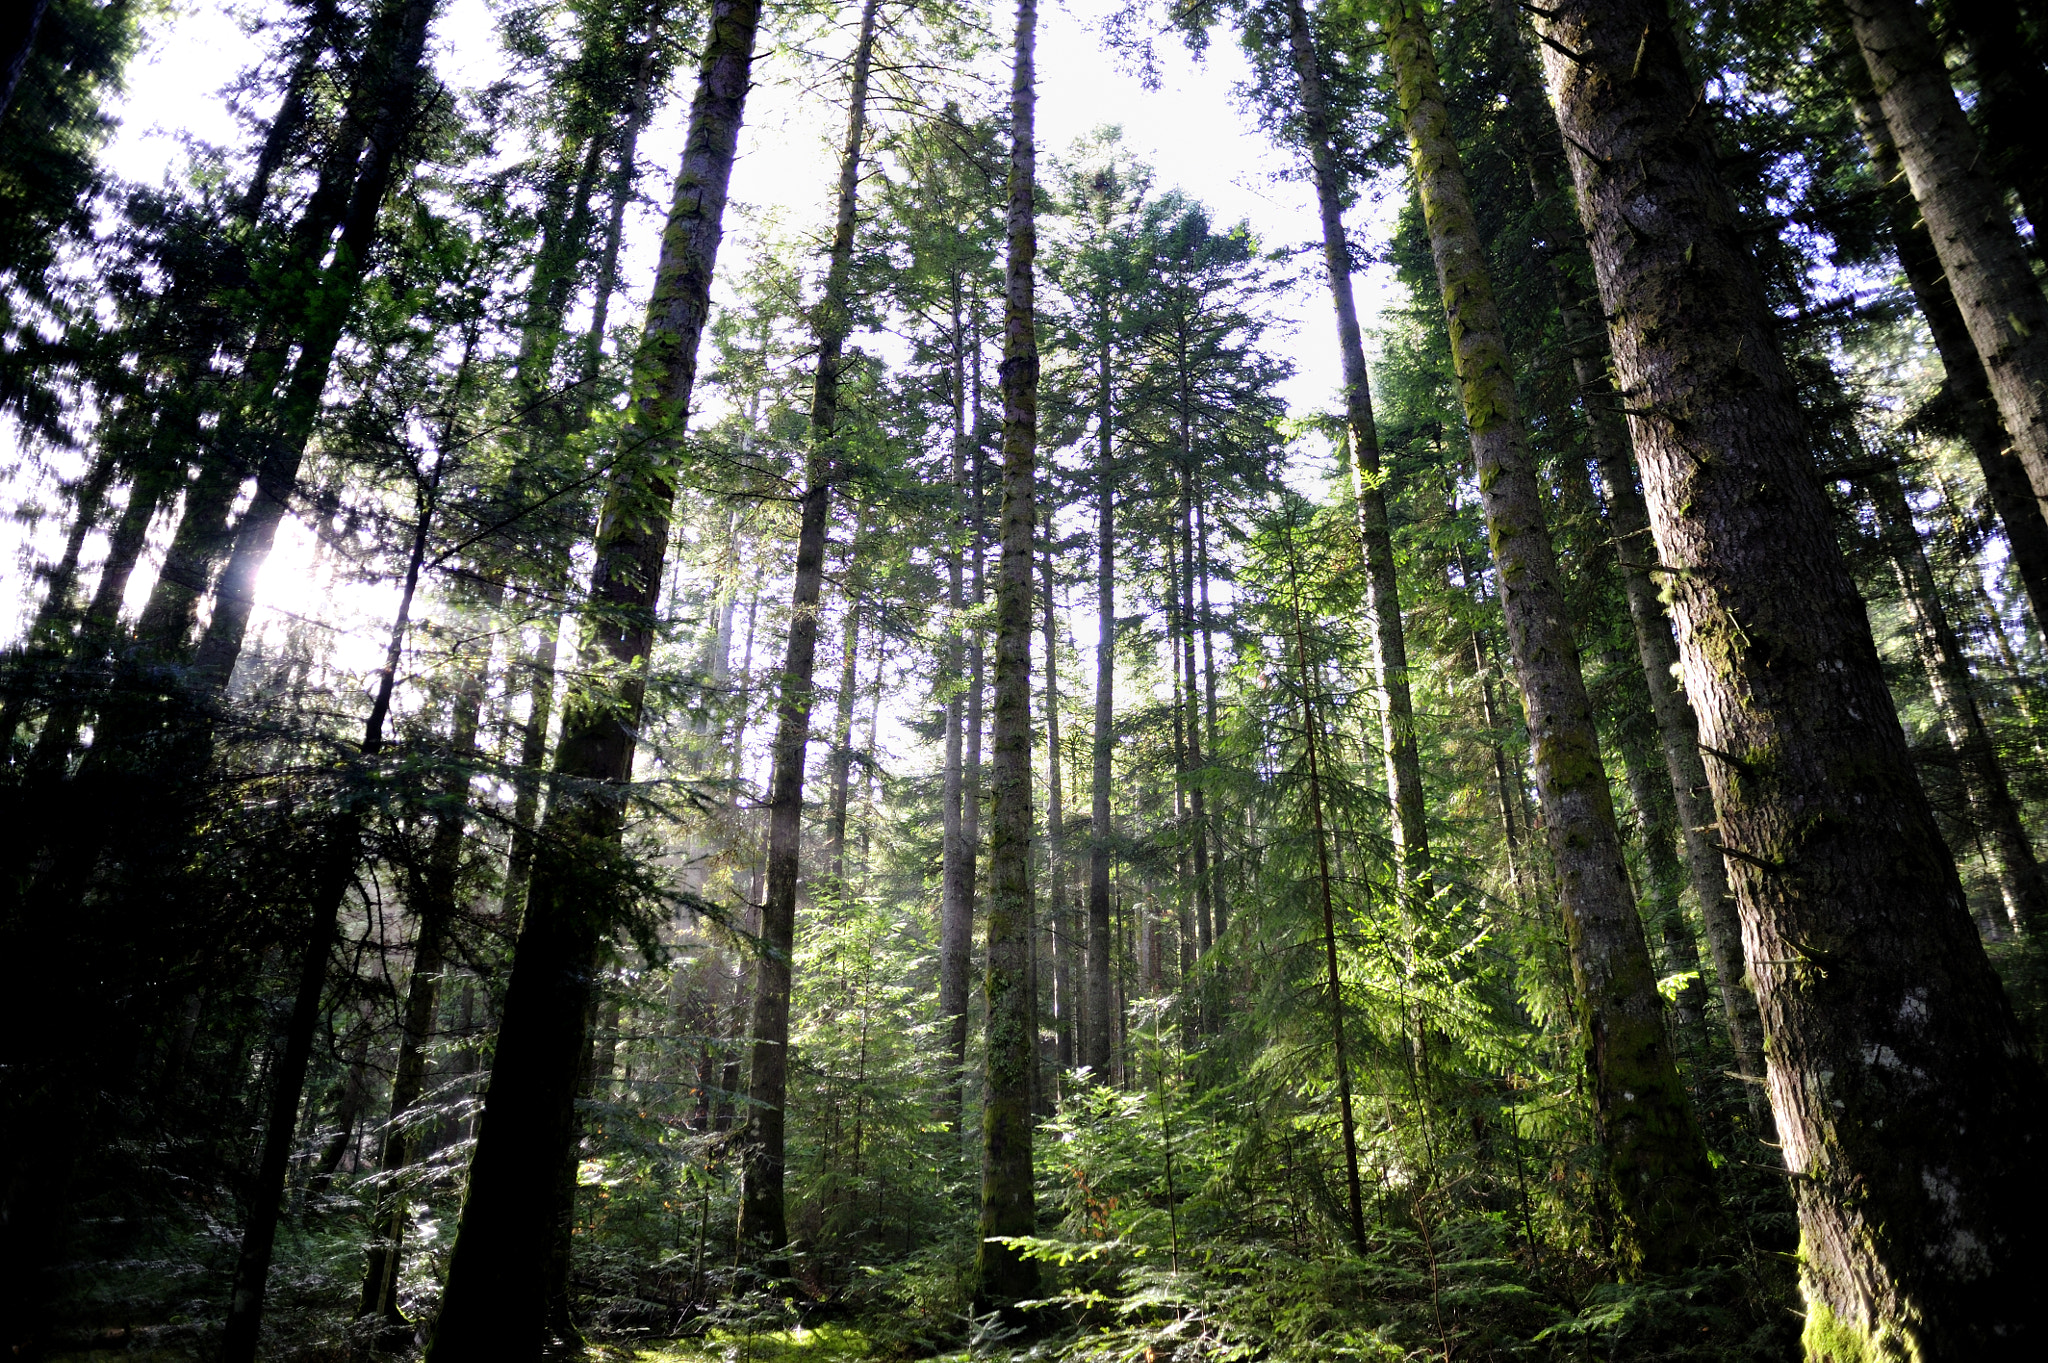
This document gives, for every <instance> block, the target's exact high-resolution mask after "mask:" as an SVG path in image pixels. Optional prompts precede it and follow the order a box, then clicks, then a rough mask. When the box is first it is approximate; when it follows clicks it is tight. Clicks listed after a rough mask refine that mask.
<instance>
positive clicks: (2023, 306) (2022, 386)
mask: <svg viewBox="0 0 2048 1363" xmlns="http://www.w3.org/2000/svg"><path fill="white" fill-rule="evenodd" d="M1843 8H1845V9H1846V10H1848V12H1849V21H1850V24H1851V25H1852V26H1853V27H1854V29H1855V32H1856V42H1857V45H1858V46H1859V47H1860V48H1862V50H1863V61H1864V64H1865V65H1866V66H1867V67H1869V69H1870V79H1871V83H1872V84H1874V85H1875V86H1876V87H1877V97H1878V103H1879V105H1880V106H1881V107H1882V108H1883V109H1884V117H1885V123H1886V124H1887V125H1888V126H1889V127H1890V129H1891V134H1892V145H1893V146H1895V147H1897V148H1898V152H1899V160H1900V162H1901V163H1902V164H1903V165H1904V166H1905V168H1906V181H1907V183H1908V184H1910V185H1911V186H1912V188H1913V198H1914V199H1915V200H1916V201H1917V202H1918V203H1919V205H1920V213H1921V216H1922V217H1923V218H1924V219H1925V220H1926V223H1927V231H1928V234H1929V235H1930V236H1932V237H1933V238H1934V249H1935V252H1936V254H1938V255H1939V256H1940V258H1941V267H1942V270H1943V272H1944V273H1946V274H1947V276H1948V283H1949V287H1950V289H1952V290H1953V291H1954V294H1955V300H1956V303H1957V305H1958V306H1959V307H1960V308H1961V309H1962V313H1963V321H1964V323H1965V324H1966V325H1967V326H1968V327H1969V331H1970V339H1971V340H1972V341H1973V342H1975V344H1976V347H1977V354H1978V356H1979V357H1980V358H1981V359H1982V360H1983V362H1984V369H1985V373H1986V375H1987V376H1988V377H1989V379H1990V381H1991V392H1992V395H1993V396H1994V397H1995V398H1996V399H1997V400H1998V410H1999V414H2000V415H2001V416H2003V417H2004V418H2005V429H2006V431H2007V432H2008V433H2010V434H2011V436H2012V442H2013V448H2014V449H2015V450H2016V451H2017V452H2018V454H2019V457H2020V462H2021V463H2022V464H2023V465H2024V466H2025V467H2026V470H2027V477H2028V480H2029V481H2030V482H2032V484H2033V487H2034V496H2035V497H2036V498H2037V499H2038V500H2041V501H2043V502H2048V299H2043V298H2042V296H2041V289H2040V286H2039V285H2038V284H2037V283H2035V280H2034V274H2033V271H2032V269H2031V268H2030V267H2029V266H2028V264H2027V257H2026V253H2025V252H2024V251H2023V250H2022V249H2021V247H2020V240H2019V234H2018V233H2017V232H2016V231H2015V230H2014V228H2013V225H2012V219H2011V218H2010V217H2008V216H2006V212H2005V204H2004V202H2003V196H2002V195H2001V194H2000V193H1999V191H1998V187H1997V186H1996V185H1995V184H1994V183H1993V181H1992V177H1991V171H1990V167H1989V166H1987V165H1986V164H1985V163H1984V157H1983V153H1982V150H1981V148H1980V146H1979V143H1978V141H1977V136H1976V134H1975V133H1974V132H1972V131H1971V129H1970V123H1969V120H1968V119H1967V118H1966V117H1964V115H1963V109H1962V106H1961V105H1960V104H1959V103H1957V102H1956V92H1955V89H1954V87H1953V86H1951V85H1950V84H1949V76H1948V67H1947V66H1946V65H1945V64H1944V63H1943V61H1942V59H1941V53H1940V51H1939V49H1937V48H1936V47H1935V45H1934V39H1933V37H1932V36H1931V35H1930V34H1929V33H1928V31H1927V23H1926V20H1925V19H1924V18H1923V17H1922V16H1921V12H1920V10H1919V9H1918V8H1917V7H1916V6H1915V5H1914V3H1913V0H1843Z"/></svg>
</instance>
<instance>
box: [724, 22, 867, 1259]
mask: <svg viewBox="0 0 2048 1363" xmlns="http://www.w3.org/2000/svg"><path fill="white" fill-rule="evenodd" d="M880 4H881V0H867V2H866V4H865V6H864V7H863V8H862V10H861V17H860V37H859V38H858V40H857V41H856V43H855V46H854V53H853V84H852V88H851V90H850V91H849V93H848V111H847V120H846V146H845V149H844V150H843V151H842V152H841V154H840V158H839V203H838V213H837V215H836V217H835V219H834V221H833V227H832V250H831V257H830V264H829V265H828V266H827V267H826V272H825V292H824V297H823V298H821V299H819V301H818V308H817V314H816V322H815V324H814V325H815V329H816V332H817V337H818V369H817V378H816V380H815V381H814V383H813V385H812V390H811V447H810V452H809V455H808V457H807V459H806V461H805V469H804V495H803V499H802V502H801V503H800V506H799V516H800V518H801V519H800V523H799V526H798V529H797V540H796V581H795V585H794V587H793V589H792V592H791V596H790V611H789V647H788V651H787V652H786V653H785V654H784V655H783V660H782V686H781V696H780V697H779V700H778V703H777V705H776V730H775V748H774V759H773V764H772V767H771V771H770V775H769V778H768V887H767V892H766V894H764V895H763V897H762V901H761V955H760V960H759V962H758V963H757V965H756V968H755V971H754V1020H753V1030H752V1038H751V1039H752V1051H753V1054H752V1064H751V1067H750V1069H749V1071H748V1074H747V1101H748V1104H749V1105H750V1107H751V1109H752V1111H751V1113H750V1115H749V1116H748V1118H747V1125H746V1130H745V1132H744V1133H743V1134H742V1136H741V1165H740V1217H739V1231H738V1234H739V1238H740V1243H741V1244H742V1245H743V1246H745V1247H747V1248H749V1249H751V1250H753V1251H754V1252H755V1253H757V1254H761V1255H763V1256H764V1257H765V1260H766V1262H768V1263H770V1264H779V1263H780V1262H781V1255H782V1250H783V1247H784V1246H785V1245H787V1244H788V1243H789V1224H788V1220H787V1218H786V1216H785V1215H784V1211H783V1164H784V1156H783V1147H784V1139H785V1132H784V1129H783V1122H784V1113H783V1103H784V1102H785V1101H786V1098H787V1090H788V1082H789V988H790V964H791V956H792V953H793V952H794V950H795V947H796V886H797V879H798V877H799V874H800V871H801V856H802V852H803V830H804V751H805V749H806V747H807V746H808V745H809V743H810V738H811V699H812V694H813V687H812V681H811V671H812V667H813V664H814V662H815V659H816V655H817V648H818V598H819V595H820V591H821V589H822V587H823V586H824V581H825V537H826V530H827V523H828V520H829V518H830V514H831V499H832V485H833V483H834V482H836V481H837V480H838V478H839V476H840V466H841V457H840V448H839V442H840V440H841V438H842V437H841V434H840V431H839V370H840V366H841V364H842V363H843V361H844V356H845V347H846V336H847V333H848V331H850V330H851V329H852V318H851V314H850V313H849V311H848V304H849V301H850V299H849V296H848V290H849V288H850V285H851V276H852V273H853V232H854V210H855V208H856V207H857V206H858V200H859V193H860V167H861V159H862V157H861V152H862V147H863V145H864V143H865V142H866V139H867V115H868V65H869V61H870V59H871V58H872V57H873V55H874V49H875V16H876V12H877V10H878V9H879V7H880ZM847 609H848V610H849V611H853V610H857V609H859V606H858V603H857V602H855V601H853V600H851V599H849V600H848V602H847Z"/></svg>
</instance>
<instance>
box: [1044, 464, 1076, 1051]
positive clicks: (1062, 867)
mask: <svg viewBox="0 0 2048 1363" xmlns="http://www.w3.org/2000/svg"><path fill="white" fill-rule="evenodd" d="M1049 501H1050V499H1048V502H1049ZM1052 518H1053V508H1052V507H1051V505H1050V504H1048V505H1047V507H1046V508H1045V565H1044V568H1045V599H1044V600H1043V601H1042V602H1041V603H1040V606H1041V607H1042V609H1043V611H1044V627H1045V783H1046V797H1045V882H1046V893H1045V897H1046V902H1047V904H1049V905H1050V906H1051V912H1050V914H1049V917H1050V918H1051V919H1052V996H1053V1008H1054V1018H1055V1026H1056V1028H1057V1034H1058V1037H1059V1062H1060V1072H1061V1073H1062V1074H1064V1073H1066V1071H1068V1070H1070V1069H1072V1068H1074V1041H1075V1036H1074V950H1073V944H1074V925H1073V914H1072V912H1071V906H1072V900H1070V899H1069V898H1068V896H1067V860H1068V858H1067V842H1066V839H1067V816H1066V804H1065V801H1064V799H1063V794H1064V789H1063V783H1062V781H1061V772H1060V761H1061V750H1060V664H1059V648H1058V644H1059V633H1058V629H1057V624H1058V619H1059V603H1058V601H1057V600H1056V599H1055V598H1054V596H1053V576H1052V545H1053V524H1052Z"/></svg>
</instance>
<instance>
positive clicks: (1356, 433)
mask: <svg viewBox="0 0 2048 1363" xmlns="http://www.w3.org/2000/svg"><path fill="white" fill-rule="evenodd" d="M1287 41H1288V51H1289V54H1290V55H1291V57H1292V59H1293V63H1294V74H1295V79H1296V80H1297V82H1298V83H1299V87H1300V92H1301V114H1302V122H1303V124H1304V128H1305V134H1306V141H1307V145H1308V155H1309V164H1310V168H1311V171H1312V173H1313V175H1314V178H1315V185H1316V208H1317V211H1318V212H1319V213H1320V215H1321V218H1322V225H1323V268H1324V271H1325V272H1326V274H1327V275H1328V277H1329V285H1330V299H1331V302H1332V303H1333V304H1334V305H1335V307H1336V312H1337V343H1338V348H1339V350H1340V352H1341V354H1342V358H1343V361H1344V417H1345V422H1346V426H1347V428H1348V429H1349V431H1350V435H1351V449H1352V477H1353V482H1354V487H1353V492H1354V495H1355V497H1356V499H1357V502H1358V529H1359V538H1360V541H1361V543H1362V545H1363V547H1364V553H1365V574H1366V600H1367V605H1368V609H1369V611H1370V613H1371V616H1372V640H1373V663H1374V673H1375V675H1374V677H1373V684H1374V686H1375V687H1376V688H1377V690H1378V692H1379V703H1380V739H1381V746H1382V748H1383V750H1384V752H1385V754H1386V765H1387V798H1388V800H1389V802H1390V803H1391V806H1392V810H1391V812H1392V828H1393V835H1394V864H1395V868H1396V871H1397V873H1398V874H1399V876H1400V879H1401V885H1402V887H1403V890H1404V892H1405V893H1407V894H1408V895H1409V897H1410V898H1411V899H1412V900H1413V901H1414V902H1415V903H1417V904H1425V903H1427V902H1428V901H1429V900H1430V898H1431V897H1432V895H1433V893H1434V892H1433V890H1432V889H1431V880H1430V868H1429V830H1428V822H1427V817H1426V816H1427V812H1428V807H1427V805H1426V803H1425V801H1424V799H1423V793H1422V760H1421V758H1420V757H1419V756H1418V755H1417V752H1416V746H1415V704H1414V701H1413V699H1412V698H1411V696H1410V693H1409V686H1408V642H1407V635H1406V631H1405V626H1404V625H1403V624H1402V620H1401V593H1400V586H1399V582H1398V581H1397V579H1396V576H1395V566H1394V540H1393V530H1392V523H1391V521H1390V520H1389V519H1388V516H1387V497H1386V492H1385V491H1384V489H1383V488H1382V487H1381V469H1380V438H1379V427H1378V426H1377V424H1376V423H1375V422H1374V420H1373V414H1372V390H1371V387H1370V385H1369V383H1368V380H1367V376H1366V370H1365V342H1364V339H1363V337H1362V336H1361V334H1360V332H1359V327H1358V303H1357V300H1356V298H1355V297H1354V295H1353V294H1352V291H1351V245H1350V242H1349V241H1348V240H1347V239H1346V237H1345V235H1344V198H1345V194H1346V192H1347V190H1348V185H1347V177H1346V173H1345V170H1344V168H1343V165H1342V163H1341V162H1340V161H1339V160H1338V156H1337V145H1336V137H1337V130H1336V127H1335V125H1334V122H1333V120H1332V118H1331V114H1330V106H1329V99H1328V96H1327V95H1326V94H1325V93H1324V88H1323V69H1322V61H1321V58H1320V56H1319V54H1318V53H1317V52H1316V47H1315V35H1314V30H1313V29H1312V28H1311V26H1310V24H1309V18H1308V11H1307V10H1306V9H1304V8H1303V5H1302V0H1287Z"/></svg>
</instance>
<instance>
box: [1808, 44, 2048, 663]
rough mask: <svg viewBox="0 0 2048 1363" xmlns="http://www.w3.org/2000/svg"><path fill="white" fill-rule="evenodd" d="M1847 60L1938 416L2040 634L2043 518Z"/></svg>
mask: <svg viewBox="0 0 2048 1363" xmlns="http://www.w3.org/2000/svg"><path fill="white" fill-rule="evenodd" d="M1852 58H1853V59H1852V61H1849V62H1844V63H1843V66H1844V68H1845V69H1844V72H1843V81H1844V83H1845V84H1846V85H1847V86H1848V89H1849V98H1850V103H1851V104H1852V106H1853V107H1854V109H1855V112H1856V126H1857V128H1858V129H1859V130H1860V131H1861V132H1862V134H1863V149H1864V154H1865V155H1867V156H1868V157H1869V158H1870V169H1871V173H1872V175H1873V176H1874V177H1875V178H1876V180H1877V181H1878V184H1879V186H1880V187H1881V188H1880V193H1882V195H1883V196H1884V207H1885V220H1886V226H1887V227H1889V229H1890V231H1891V238H1892V250H1893V252H1894V253H1895V254H1896V255H1897V256H1898V258H1899V268H1900V269H1901V270H1902V271H1904V273H1905V276H1906V283H1907V285H1908V286H1909V287H1911V289H1912V290H1913V301H1914V303H1915V304H1916V305H1917V306H1918V307H1919V309H1920V315H1921V316H1922V317H1923V318H1925V319H1926V320H1927V331H1928V335H1929V336H1931V337H1932V338H1933V340H1934V349H1935V353H1936V354H1938V355H1940V356H1941V367H1942V370H1943V371H1944V373H1945V375H1946V379H1945V381H1944V383H1943V384H1942V394H1941V397H1942V401H1943V402H1944V404H1946V406H1947V407H1948V409H1949V410H1948V411H1947V413H1945V415H1946V416H1948V417H1950V418H1952V419H1953V421H1954V423H1955V426H1956V427H1957V429H1958V433H1959V434H1960V435H1961V437H1962V440H1963V443H1964V444H1966V445H1968V446H1969V447H1970V453H1971V454H1972V455H1973V456H1975V457H1976V460H1977V467H1978V468H1979V469H1980V470H1982V472H1983V474H1984V490H1985V491H1986V492H1987V493H1989V494H1990V497H1991V505H1992V507H1993V508H1994V509H1995V510H1996V511H1997V512H1998V519H1999V521H2000V523H2001V524H2002V525H2003V526H2004V527H2005V542H2006V544H2007V545H2008V546H2009V547H2010V549H2011V551H2012V565H2013V568H2014V570H2015V572H2016V573H2017V574H2018V576H2019V579H2020V585H2021V586H2022V587H2023V588H2024V589H2025V591H2026V593H2027V602H2028V604H2029V605H2031V606H2032V607H2033V608H2034V622H2035V624H2036V625H2037V626H2039V627H2041V628H2043V629H2048V517H2044V516H2043V515H2042V511H2041V502H2040V500H2039V499H2037V498H2036V497H2035V496H2034V489H2033V485H2032V484H2031V483H2029V482H2028V481H2027V470H2026V466H2025V465H2024V464H2022V463H2021V462H2020V460H2019V457H2018V455H2016V454H2015V453H2014V452H2013V451H2012V449H2011V448H2010V447H2009V446H2008V445H2007V443H2006V438H2005V427H2004V425H2003V424H2002V423H2001V422H2000V421H1999V418H1998V404H1997V402H1996V400H1994V399H1993V398H1992V396H1991V383H1990V380H1989V379H1987V378H1986V377H1985V374H1984V364H1983V361H1981V360H1980V359H1978V358H1977V347H1976V345H1975V344H1974V343H1973V342H1972V341H1971V340H1970V328H1969V324H1968V323H1966V322H1964V321H1963V314H1962V310H1961V309H1960V308H1958V307H1957V306H1956V296H1955V293H1954V291H1953V290H1951V289H1950V288H1949V283H1948V277H1947V276H1946V275H1944V274H1943V273H1942V265H1941V257H1940V254H1939V253H1938V252H1937V251H1936V250H1935V249H1934V238H1932V237H1931V236H1929V235H1928V234H1927V224H1926V222H1925V221H1924V220H1923V219H1922V218H1921V216H1920V208H1919V205H1917V204H1915V203H1914V202H1913V196H1912V194H1911V192H1910V191H1909V190H1908V189H1907V187H1906V183H1905V173H1904V171H1902V170H1901V169H1900V167H1899V153H1898V148H1896V147H1894V146H1893V145H1892V134H1891V129H1890V128H1888V127H1886V126H1885V121H1884V110H1883V109H1882V108H1881V107H1880V106H1879V104H1878V101H1877V92H1876V90H1874V89H1873V88H1872V87H1871V84H1870V72H1869V69H1868V68H1867V67H1866V66H1865V65H1864V64H1863V61H1862V59H1861V58H1860V57H1853V54H1852Z"/></svg>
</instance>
